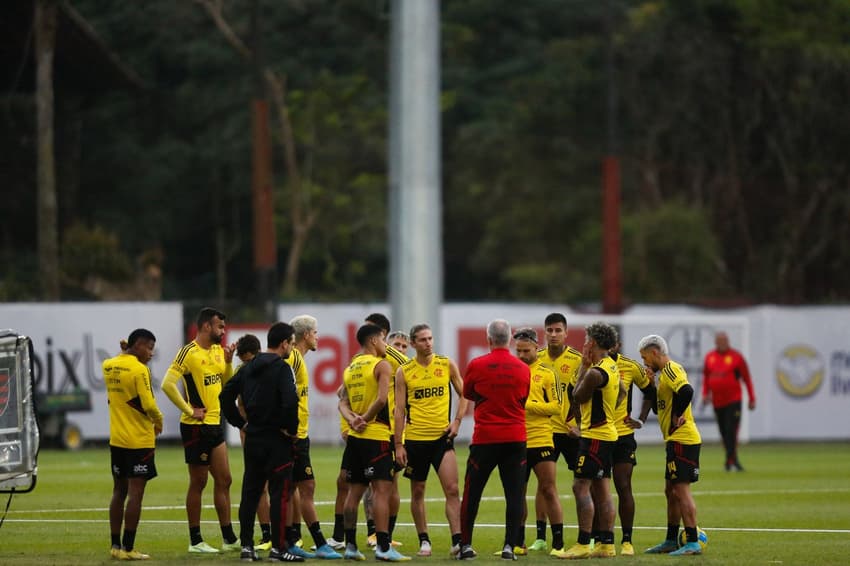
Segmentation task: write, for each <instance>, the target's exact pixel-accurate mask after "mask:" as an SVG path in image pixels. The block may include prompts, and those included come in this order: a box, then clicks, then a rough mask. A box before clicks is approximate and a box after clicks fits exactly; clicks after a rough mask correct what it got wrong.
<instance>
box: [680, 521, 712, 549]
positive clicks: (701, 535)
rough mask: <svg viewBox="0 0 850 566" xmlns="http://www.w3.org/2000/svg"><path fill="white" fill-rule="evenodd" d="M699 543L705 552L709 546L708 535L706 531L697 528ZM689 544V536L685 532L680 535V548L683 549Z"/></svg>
mask: <svg viewBox="0 0 850 566" xmlns="http://www.w3.org/2000/svg"><path fill="white" fill-rule="evenodd" d="M697 542H698V543H699V546H700V548H701V549H702V550H705V548H706V547H707V546H708V535H707V534H706V532H705V531H704V530H702V529H701V528H699V527H697ZM687 543H688V535H687V534H686V533H685V531H684V530H683V531H682V532H681V533H679V548H682V547H683V546H685V545H686V544H687Z"/></svg>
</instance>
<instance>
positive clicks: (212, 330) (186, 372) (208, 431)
mask: <svg viewBox="0 0 850 566" xmlns="http://www.w3.org/2000/svg"><path fill="white" fill-rule="evenodd" d="M225 318H227V317H226V315H225V314H224V313H223V312H221V311H219V310H216V309H214V308H210V307H204V308H202V309H201V311H200V312H199V313H198V318H197V320H196V323H197V328H198V330H197V334H196V335H195V339H194V340H192V341H191V342H189V343H188V344H186V345H185V346H183V347H182V348H180V351H179V352H177V355H176V356H175V357H174V361H172V362H171V366H170V367H169V368H168V372H167V373H166V374H165V378H164V379H163V381H162V392H163V393H165V394H166V395H167V396H168V398H169V399H170V400H171V402H172V403H174V405H176V406H177V408H178V409H180V412H181V415H180V436H181V438H182V439H183V451H184V454H185V458H186V464H187V465H188V467H189V488H188V490H187V492H186V515H187V517H188V520H189V552H192V553H201V554H215V553H218V552H219V549H217V548H215V547H213V546H210V545H209V544H207V543H206V542H205V541H204V539H203V537H202V536H201V499H202V497H203V493H204V488H205V487H206V485H207V479H208V477H209V476H210V475H211V476H212V478H213V503H214V505H215V511H216V514H217V515H218V522H219V526H220V528H221V536H222V538H223V539H224V544H222V547H221V549H222V550H240V548H241V546H240V545H239V540H238V539H237V538H236V533H234V532H233V524H232V523H231V520H230V484H231V483H232V481H233V480H232V477H231V475H230V463H229V462H228V460H227V444H225V442H224V429H223V428H222V427H221V410H220V407H221V405H220V404H219V400H218V395H219V393H221V387H222V384H223V383H226V382H227V381H228V380H229V379H230V377H231V375H232V374H233V366H232V365H231V360H232V359H233V352H234V350H235V345H231V346H228V347H226V348H224V347H222V345H221V341H222V338H223V337H224V325H225V324H224V320H225ZM178 382H182V385H183V393H182V394H181V392H180V390H179V389H178V388H177V383H178Z"/></svg>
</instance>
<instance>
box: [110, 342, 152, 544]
mask: <svg viewBox="0 0 850 566" xmlns="http://www.w3.org/2000/svg"><path fill="white" fill-rule="evenodd" d="M121 345H122V349H123V350H124V351H123V352H122V353H120V354H119V355H117V356H115V357H114V358H109V359H108V360H104V362H103V365H102V368H103V382H104V384H106V395H107V399H108V400H109V451H110V454H111V466H112V501H111V502H110V503H109V527H110V531H111V534H112V550H111V555H112V558H118V559H120V560H147V559H149V558H150V556H148V555H147V554H143V553H141V552H139V551H138V550H135V548H134V546H135V541H136V531H137V529H138V526H139V517H140V516H141V514H142V498H143V497H144V495H145V486H146V485H147V483H148V480H152V479H153V478H155V477H156V462H155V459H154V448H155V440H156V436H157V435H158V434H160V433H161V432H162V413H161V412H160V410H159V407H157V405H156V399H154V396H153V389H152V388H151V372H150V370H149V369H148V367H147V365H145V364H147V363H148V362H149V361H150V359H151V358H152V357H153V350H154V347H155V345H156V337H155V336H154V335H153V333H152V332H151V331H150V330H146V329H144V328H138V329H136V330H134V331H133V332H131V333H130V336H129V337H128V338H127V341H126V343H124V342H122V344H121ZM125 502H126V508H125V506H124V504H125ZM122 523H123V524H124V536H123V538H122V537H121V524H122Z"/></svg>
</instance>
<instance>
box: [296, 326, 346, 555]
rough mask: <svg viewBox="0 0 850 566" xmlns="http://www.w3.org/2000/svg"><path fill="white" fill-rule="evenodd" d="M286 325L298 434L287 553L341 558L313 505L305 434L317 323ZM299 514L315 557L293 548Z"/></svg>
mask: <svg viewBox="0 0 850 566" xmlns="http://www.w3.org/2000/svg"><path fill="white" fill-rule="evenodd" d="M289 324H290V325H291V326H292V328H293V329H294V330H295V347H293V348H292V352H291V353H290V354H289V357H288V358H287V361H288V362H289V365H291V366H292V369H293V371H294V373H295V390H296V393H297V394H298V434H297V435H296V439H295V444H294V456H295V465H294V468H293V471H292V480H293V481H294V482H295V487H296V493H297V496H296V497H294V498H293V514H292V518H293V519H292V521H293V524H292V525H289V533H288V536H289V542H290V552H291V553H293V554H295V555H296V556H302V557H304V558H314V557H316V558H325V559H338V558H342V556H340V554H339V553H338V552H336V551H335V550H334V549H333V548H331V546H330V545H328V541H327V540H326V539H325V536H324V535H323V534H322V529H321V526H320V525H319V517H318V514H317V513H316V506H315V502H314V495H315V492H316V479H315V476H314V474H313V464H312V462H311V461H310V437H309V436H308V434H307V433H308V425H309V419H310V407H309V402H308V397H309V385H310V374H309V372H308V371H307V364H306V363H305V362H304V356H306V355H307V352H311V351H313V352H315V351H316V348H318V346H319V329H318V321H317V320H316V318H315V317H313V316H310V315H308V314H303V315H300V316H296V317H295V318H293V319H292V320H291V321H289ZM302 514H303V516H304V519H305V520H306V521H307V528H308V529H309V531H310V535H311V536H312V537H313V542H314V543H315V546H314V548H315V551H316V552H315V555H314V554H313V553H309V552H306V551H304V550H302V549H301V548H300V547H298V546H296V542H297V541H298V540H300V539H301V519H300V517H301V515H302Z"/></svg>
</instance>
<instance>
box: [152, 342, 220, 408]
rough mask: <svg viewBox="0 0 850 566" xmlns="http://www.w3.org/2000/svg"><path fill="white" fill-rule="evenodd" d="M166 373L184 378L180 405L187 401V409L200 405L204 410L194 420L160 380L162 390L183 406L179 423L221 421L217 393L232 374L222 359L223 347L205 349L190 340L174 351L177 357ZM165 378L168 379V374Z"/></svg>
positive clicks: (214, 346) (213, 345)
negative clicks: (203, 414) (200, 418)
mask: <svg viewBox="0 0 850 566" xmlns="http://www.w3.org/2000/svg"><path fill="white" fill-rule="evenodd" d="M168 373H169V374H172V375H174V374H176V375H179V376H180V377H182V379H183V392H184V397H183V398H182V399H180V400H182V401H183V405H186V404H188V406H189V407H190V408H191V407H195V408H201V407H203V408H205V409H206V410H207V412H206V416H205V417H204V420H203V421H199V420H197V419H193V418H192V417H191V416H189V415H187V414H186V410H185V409H186V407H184V406H181V405H179V404H178V403H177V401H178V399H175V398H173V397H172V395H173V390H172V391H171V392H169V390H167V389H166V387H165V383H163V391H165V393H166V394H168V396H169V398H170V399H171V400H172V401H174V402H175V404H176V405H177V406H178V407H180V408H181V409H182V414H181V415H180V422H181V423H186V424H193V425H196V424H212V425H217V424H221V405H220V404H219V402H218V394H219V393H221V387H222V385H223V384H224V383H226V382H227V381H228V380H229V379H230V376H231V375H232V373H233V366H232V365H231V364H229V363H227V362H226V361H225V359H224V348H222V347H221V344H212V345H211V346H210V347H209V348H208V349H204V348H202V347H201V346H199V345H198V343H197V342H195V341H194V340H192V341H191V342H189V343H188V344H186V345H185V346H183V347H182V348H180V351H179V352H177V356H175V358H174V361H173V362H171V366H170V367H169V368H168ZM166 380H168V376H167V375H166ZM190 410H191V409H190Z"/></svg>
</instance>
